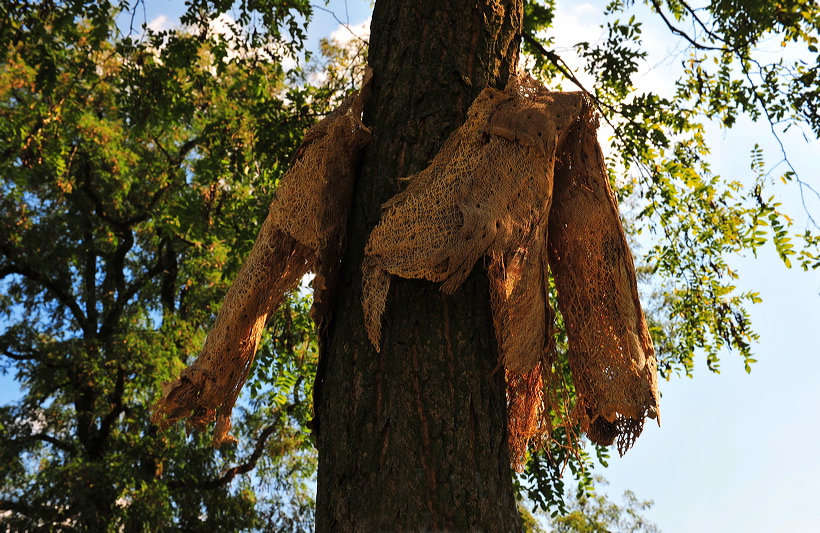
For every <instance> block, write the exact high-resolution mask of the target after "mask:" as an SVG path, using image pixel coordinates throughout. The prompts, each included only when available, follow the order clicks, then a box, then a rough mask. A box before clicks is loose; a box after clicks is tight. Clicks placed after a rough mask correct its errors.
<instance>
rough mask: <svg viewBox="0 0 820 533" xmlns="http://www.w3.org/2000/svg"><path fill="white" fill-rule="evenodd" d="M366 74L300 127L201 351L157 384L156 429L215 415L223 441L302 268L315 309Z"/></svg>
mask: <svg viewBox="0 0 820 533" xmlns="http://www.w3.org/2000/svg"><path fill="white" fill-rule="evenodd" d="M369 81H370V72H369V70H368V72H367V74H366V76H365V81H364V84H363V87H362V90H361V91H360V92H359V93H354V94H353V95H351V96H350V97H348V98H347V99H346V100H345V101H344V102H343V103H342V105H341V106H339V108H338V109H336V110H335V111H334V112H333V113H331V114H330V115H328V116H327V117H325V118H324V119H323V120H322V121H321V122H319V123H318V124H317V125H316V126H314V127H313V128H311V129H310V130H308V132H307V133H306V134H305V138H304V140H303V142H302V144H301V146H300V147H299V149H298V151H297V152H296V156H295V158H294V163H293V165H292V166H291V168H290V169H289V170H288V172H287V173H286V174H285V176H284V177H283V178H282V183H281V185H280V186H279V189H278V190H277V192H276V198H275V199H274V200H273V202H272V204H271V207H270V212H269V214H268V217H267V219H266V220H265V222H264V224H263V225H262V229H261V231H260V232H259V235H258V237H257V238H256V242H255V244H254V246H253V249H252V250H251V253H250V256H249V257H248V260H247V261H246V262H245V264H244V266H243V267H242V269H241V270H240V272H239V275H238V276H237V278H236V280H235V281H234V282H233V284H232V285H231V287H230V289H229V290H228V293H227V295H226V296H225V300H224V302H223V304H222V307H221V309H220V311H219V315H218V316H217V318H216V323H215V324H214V327H213V329H212V330H211V332H210V333H209V334H208V337H207V339H206V340H205V346H204V347H203V348H202V352H201V353H200V355H199V357H198V358H197V359H196V361H194V363H193V364H192V365H191V366H189V367H188V368H186V369H184V370H183V371H182V373H181V374H180V376H179V378H178V379H177V380H175V381H173V382H171V383H166V384H165V385H164V386H163V390H162V398H161V399H160V400H159V401H158V402H157V403H156V404H155V405H154V414H153V416H152V417H151V420H152V422H154V423H156V424H158V425H159V427H160V429H164V428H166V427H168V426H169V425H171V424H173V423H175V422H176V421H178V420H180V419H185V418H187V419H188V420H187V423H188V425H189V426H191V427H194V428H197V429H203V428H204V427H205V426H206V425H207V424H210V423H211V422H214V421H215V422H216V426H215V428H214V445H215V446H219V445H220V444H222V443H223V442H230V441H233V440H234V439H233V437H231V436H230V435H228V432H229V431H230V427H231V419H230V416H231V411H232V409H233V406H234V403H236V398H237V396H238V395H239V391H240V389H241V388H242V385H244V383H245V380H246V378H247V376H248V371H249V369H250V366H251V363H252V362H253V357H254V355H255V353H256V348H257V345H258V343H259V338H260V336H261V334H262V329H263V328H264V326H265V323H266V322H267V318H268V315H269V314H270V313H271V312H273V311H274V310H275V309H276V308H277V307H279V305H280V304H281V303H282V300H283V298H284V295H285V293H286V292H287V291H289V290H291V289H293V288H295V287H296V286H297V285H298V283H299V281H300V280H301V279H302V277H303V276H304V275H305V274H306V273H307V272H308V271H309V270H313V271H314V272H316V277H315V278H314V301H315V304H314V307H315V311H317V312H318V313H319V314H321V313H322V312H323V311H324V306H326V298H324V297H323V294H324V291H325V289H326V287H327V285H328V284H327V283H326V280H327V279H328V278H331V277H333V276H334V275H335V274H334V272H335V269H336V268H337V265H336V264H335V262H336V261H338V258H339V257H340V250H341V247H342V244H341V243H342V241H343V236H344V231H345V228H346V224H347V215H348V210H349V206H350V204H351V195H352V191H353V182H354V176H355V165H356V163H357V160H358V157H359V153H360V152H361V149H362V148H363V147H364V146H365V144H367V142H368V141H369V139H370V131H369V130H368V129H367V128H366V127H365V126H364V125H363V124H362V122H361V113H362V108H363V107H364V104H365V101H366V100H367V97H368V96H369ZM314 316H316V315H314Z"/></svg>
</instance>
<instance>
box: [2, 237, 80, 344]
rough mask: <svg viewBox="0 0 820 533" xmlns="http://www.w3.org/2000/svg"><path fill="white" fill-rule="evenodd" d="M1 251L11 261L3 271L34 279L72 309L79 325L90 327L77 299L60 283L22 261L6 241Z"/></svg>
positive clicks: (6, 273)
mask: <svg viewBox="0 0 820 533" xmlns="http://www.w3.org/2000/svg"><path fill="white" fill-rule="evenodd" d="M0 253H2V254H3V255H4V256H6V258H8V259H9V261H10V262H11V264H10V265H8V266H7V267H5V268H4V269H3V273H4V274H5V275H9V274H19V275H21V276H23V277H24V278H26V279H28V280H29V281H32V282H34V283H36V284H38V285H40V286H42V288H43V289H45V290H46V291H47V292H50V293H51V294H52V295H53V296H54V297H55V298H56V299H57V300H58V301H59V302H60V303H62V304H63V305H65V306H66V307H68V309H69V310H70V311H71V314H72V315H73V316H74V320H76V321H77V323H78V324H79V326H80V327H81V328H82V329H83V331H85V330H86V329H87V328H88V319H87V318H86V316H85V314H84V313H83V310H82V308H81V307H80V304H79V303H77V300H75V299H74V297H73V296H72V295H71V294H70V293H69V292H68V291H67V290H66V289H65V287H63V286H62V285H60V284H57V283H56V282H54V281H53V280H52V279H50V278H49V277H48V276H46V275H45V274H43V273H42V272H40V271H39V270H37V269H36V268H34V267H33V266H31V265H29V264H28V263H25V262H20V260H19V258H18V257H17V256H16V254H15V253H14V250H12V249H11V247H10V246H9V245H8V244H7V243H5V242H0Z"/></svg>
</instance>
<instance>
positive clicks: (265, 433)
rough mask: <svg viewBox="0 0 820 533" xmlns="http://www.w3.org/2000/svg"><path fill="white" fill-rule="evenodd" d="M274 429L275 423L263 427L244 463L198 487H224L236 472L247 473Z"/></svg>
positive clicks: (254, 464) (253, 466)
mask: <svg viewBox="0 0 820 533" xmlns="http://www.w3.org/2000/svg"><path fill="white" fill-rule="evenodd" d="M275 430H276V425H275V424H270V425H269V426H267V427H265V429H264V430H262V433H261V435H260V436H259V439H258V440H257V441H256V446H255V447H254V449H253V453H252V454H251V456H250V458H249V459H248V460H247V461H246V462H245V463H243V464H241V465H238V466H235V467H233V468H230V469H229V470H228V471H227V472H225V473H224V474H223V475H222V477H220V478H219V479H215V480H211V481H205V482H203V483H202V484H201V485H200V487H201V488H203V489H217V488H219V487H224V486H225V485H227V484H228V483H230V482H231V481H233V479H234V478H235V477H236V476H237V475H238V474H247V473H248V472H250V471H251V470H253V469H254V468H256V463H257V462H258V461H259V458H260V457H262V452H264V451H265V443H266V442H267V440H268V437H270V435H271V433H273V432H274V431H275Z"/></svg>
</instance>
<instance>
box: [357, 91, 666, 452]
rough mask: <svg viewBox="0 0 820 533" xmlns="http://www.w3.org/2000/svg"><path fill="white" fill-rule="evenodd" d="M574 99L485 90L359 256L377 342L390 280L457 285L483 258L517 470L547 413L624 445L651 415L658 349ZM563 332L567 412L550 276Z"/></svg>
mask: <svg viewBox="0 0 820 533" xmlns="http://www.w3.org/2000/svg"><path fill="white" fill-rule="evenodd" d="M596 130H597V123H596V121H595V119H594V110H593V108H592V105H591V103H590V101H589V100H588V98H587V97H586V96H585V95H584V94H583V93H577V92H576V93H561V92H550V91H547V90H546V89H544V88H543V86H541V85H540V84H538V83H537V82H535V81H534V80H532V79H531V78H517V77H512V78H511V81H510V84H509V85H508V87H507V88H506V90H505V91H498V90H494V89H491V88H488V89H485V90H484V91H483V92H482V93H481V94H480V95H479V96H478V98H477V99H476V100H475V102H474V103H473V105H472V106H471V108H470V110H469V112H468V117H467V120H466V122H465V123H464V125H462V126H461V127H460V128H459V129H458V130H456V131H455V132H453V134H452V135H451V136H450V138H449V139H448V140H447V142H446V143H445V145H444V147H443V148H442V149H441V151H440V152H439V153H438V154H437V155H436V157H435V158H434V159H433V161H432V163H431V164H430V166H429V167H427V168H426V169H425V170H423V171H422V172H419V173H418V174H415V175H413V176H410V177H408V178H406V180H407V188H406V189H405V191H403V192H402V193H400V194H398V195H396V196H395V197H393V198H392V199H391V200H389V201H388V202H387V203H386V204H385V205H384V212H383V214H382V219H381V222H380V223H379V225H378V226H377V227H376V228H375V229H374V230H373V232H372V233H371V235H370V238H369V241H368V244H367V248H366V250H365V253H366V257H365V260H364V263H363V267H362V268H363V272H364V281H363V283H364V287H363V306H364V310H365V321H366V326H367V330H368V334H369V336H370V339H371V341H372V342H373V343H374V345H375V346H376V347H377V348H378V346H379V342H380V337H381V317H382V314H383V312H384V309H385V305H386V300H387V295H388V290H389V287H390V276H391V275H398V276H402V277H405V278H422V279H427V280H430V281H434V282H441V284H442V285H441V290H442V291H444V292H447V293H452V292H454V291H455V290H456V289H457V288H458V287H459V286H460V284H461V283H462V282H463V281H464V279H465V278H466V277H467V275H468V274H469V273H470V271H471V270H472V269H473V266H474V265H475V263H476V262H477V261H478V259H479V258H481V257H486V258H487V261H488V273H489V276H490V281H491V291H492V294H491V296H492V304H493V314H494V321H495V328H496V337H497V339H498V344H499V347H500V357H501V360H500V363H502V364H503V365H504V367H505V372H506V376H507V384H508V395H507V396H508V411H509V412H508V417H509V440H510V447H511V450H512V454H513V457H514V460H515V461H516V462H517V463H518V464H520V463H521V461H522V460H523V455H524V453H525V451H526V447H527V444H528V443H529V442H530V441H532V440H533V439H536V440H537V439H540V438H541V437H543V436H545V435H547V434H549V432H550V431H551V429H552V420H553V417H554V416H557V417H558V418H561V417H562V416H563V417H564V420H563V421H561V423H562V425H567V426H568V425H570V424H575V423H578V424H580V427H581V431H583V432H585V433H586V434H587V435H588V437H589V438H590V439H591V440H592V441H594V442H596V443H599V444H604V445H609V444H612V443H613V442H614V440H615V439H617V440H618V448H619V451H620V452H621V453H623V452H625V451H626V449H628V448H629V447H630V446H631V445H632V443H633V442H634V440H635V438H636V437H637V436H638V434H640V432H641V430H642V428H643V423H644V420H645V418H647V417H649V418H655V417H656V416H657V404H658V394H657V377H656V363H655V359H654V349H653V347H652V343H651V340H650V338H649V334H648V331H647V327H646V321H645V319H644V316H643V312H642V310H641V307H640V302H639V300H638V293H637V284H636V279H635V271H634V266H633V261H632V255H631V253H630V251H629V248H628V246H627V243H626V239H625V237H624V233H623V228H622V226H621V222H620V219H619V218H618V212H617V207H616V204H615V200H614V196H613V194H612V191H611V189H610V187H609V183H608V178H607V174H606V169H605V167H604V164H603V158H602V156H601V153H600V147H599V146H598V142H597V139H596V133H595V132H596ZM550 270H551V271H552V275H553V277H554V280H555V285H556V288H557V289H558V303H559V307H560V309H561V312H562V314H563V316H564V320H565V324H566V328H567V336H568V338H569V361H570V368H571V371H572V376H573V379H572V381H573V384H574V387H575V391H576V404H575V406H574V408H573V409H572V412H571V413H569V412H568V401H569V398H568V397H567V395H566V394H564V393H563V390H562V387H561V383H562V379H561V378H560V375H559V374H560V372H561V369H560V365H559V363H558V360H557V354H556V352H555V347H554V343H553V335H552V333H553V332H552V329H551V328H552V322H553V318H552V313H551V310H550V305H549V293H548V287H549V271H550Z"/></svg>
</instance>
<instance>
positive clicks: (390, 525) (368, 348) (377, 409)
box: [315, 0, 523, 532]
mask: <svg viewBox="0 0 820 533" xmlns="http://www.w3.org/2000/svg"><path fill="white" fill-rule="evenodd" d="M522 11H523V7H522V0H506V1H505V0H416V1H412V2H408V1H405V0H379V1H377V2H376V6H375V10H374V12H373V21H372V26H371V41H370V63H371V66H372V67H373V73H374V77H373V93H372V96H371V98H370V101H369V104H368V106H367V108H366V110H365V123H366V124H367V125H368V126H369V127H370V128H371V129H372V132H373V136H372V140H371V143H370V145H369V146H368V148H367V149H366V152H365V155H364V159H363V163H362V170H361V176H360V179H359V181H358V184H357V189H356V194H355V199H354V205H353V209H352V212H351V216H350V222H349V226H348V243H347V251H346V255H345V257H344V261H343V265H342V272H341V276H340V280H339V284H338V294H337V299H336V302H335V304H334V306H333V312H332V315H331V316H330V320H329V322H328V325H327V326H326V327H325V328H323V331H321V332H320V337H321V345H322V361H321V364H320V370H319V372H318V373H317V385H316V389H317V390H316V398H315V401H316V411H317V420H316V421H315V423H316V431H317V447H318V449H319V474H318V497H317V514H316V524H317V531H333V532H336V531H380V530H390V531H397V530H445V529H446V530H457V531H458V530H485V531H514V530H518V529H520V519H519V516H518V513H517V510H516V502H515V498H514V495H513V489H512V481H511V469H510V458H509V451H508V449H507V442H506V399H505V384H504V372H503V369H502V370H497V362H498V360H497V349H496V343H495V337H494V333H493V323H492V316H491V314H490V304H489V296H488V287H487V279H486V275H485V273H484V272H483V269H482V268H481V266H480V265H479V266H477V267H476V269H475V270H474V272H473V273H472V275H471V276H470V278H469V279H468V281H467V282H466V283H465V284H464V286H463V287H462V288H461V289H459V291H457V292H456V294H455V295H453V296H447V295H445V294H443V293H442V292H440V291H439V289H438V286H437V285H435V284H432V283H428V282H425V281H417V280H394V282H393V284H392V289H391V294H390V297H389V298H388V302H387V309H386V312H385V317H384V322H383V329H382V350H381V353H376V352H375V350H374V348H373V346H372V345H371V344H370V342H369V341H368V339H367V335H366V333H365V329H364V319H363V316H362V307H361V262H362V257H363V250H364V245H365V242H366V240H367V236H368V235H369V233H370V231H371V230H372V228H373V227H374V226H375V225H376V223H377V222H378V220H379V212H380V206H381V204H382V203H383V202H384V201H385V200H387V199H388V198H390V197H391V196H392V195H393V194H395V192H396V191H397V190H399V188H400V187H401V185H400V183H399V182H398V181H397V178H400V177H403V176H409V175H411V174H413V173H415V172H418V171H419V170H421V169H423V168H424V167H426V166H427V164H428V163H429V161H430V160H432V158H433V156H434V155H435V154H436V152H437V151H438V150H439V148H440V147H441V145H442V144H443V142H444V141H445V140H446V138H447V136H448V135H449V134H450V132H451V131H453V130H454V129H455V128H456V127H458V126H459V125H460V124H462V123H463V121H464V119H465V116H466V112H467V109H468V108H469V106H470V103H471V102H472V101H473V99H474V98H475V97H476V96H477V95H478V93H479V92H480V91H481V90H482V89H483V88H484V87H485V86H488V85H489V86H493V87H497V88H503V87H504V85H505V83H506V81H507V78H508V76H509V75H510V73H511V72H514V71H515V68H516V65H517V62H518V48H519V42H520V35H521V23H522V16H523V15H522Z"/></svg>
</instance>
